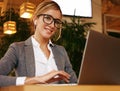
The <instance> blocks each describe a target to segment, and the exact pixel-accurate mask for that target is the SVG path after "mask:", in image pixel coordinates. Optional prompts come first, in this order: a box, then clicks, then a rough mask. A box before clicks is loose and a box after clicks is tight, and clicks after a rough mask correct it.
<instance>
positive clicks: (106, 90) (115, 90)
mask: <svg viewBox="0 0 120 91" xmlns="http://www.w3.org/2000/svg"><path fill="white" fill-rule="evenodd" d="M0 91H120V85H78V86H76V85H75V86H50V85H23V86H9V87H2V88H0Z"/></svg>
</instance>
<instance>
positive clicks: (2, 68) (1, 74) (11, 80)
mask: <svg viewBox="0 0 120 91" xmlns="http://www.w3.org/2000/svg"><path fill="white" fill-rule="evenodd" d="M17 53H18V52H17V48H16V46H15V44H14V43H13V44H11V45H10V46H9V48H8V50H7V52H6V53H5V55H4V56H3V57H2V58H1V59H0V87H2V86H9V85H15V84H16V77H11V76H8V74H9V73H10V72H11V71H12V70H13V69H14V68H15V67H16V66H17Z"/></svg>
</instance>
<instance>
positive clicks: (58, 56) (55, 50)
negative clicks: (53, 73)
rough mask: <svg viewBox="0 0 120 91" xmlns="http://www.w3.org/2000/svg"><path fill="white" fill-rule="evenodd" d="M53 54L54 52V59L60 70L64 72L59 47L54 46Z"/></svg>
mask: <svg viewBox="0 0 120 91" xmlns="http://www.w3.org/2000/svg"><path fill="white" fill-rule="evenodd" d="M52 52H53V55H54V59H55V62H56V65H57V67H58V70H63V63H62V60H61V57H60V54H59V52H58V50H57V47H56V46H55V45H54V46H52Z"/></svg>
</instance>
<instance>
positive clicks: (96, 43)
mask: <svg viewBox="0 0 120 91" xmlns="http://www.w3.org/2000/svg"><path fill="white" fill-rule="evenodd" d="M78 79H79V81H78V84H120V39H117V38H114V37H111V36H108V35H105V34H102V33H99V32H96V31H90V32H89V34H88V37H87V41H86V45H85V50H84V54H83V59H82V63H81V68H80V74H79V78H78Z"/></svg>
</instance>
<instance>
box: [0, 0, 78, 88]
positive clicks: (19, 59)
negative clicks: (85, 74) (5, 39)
mask: <svg viewBox="0 0 120 91" xmlns="http://www.w3.org/2000/svg"><path fill="white" fill-rule="evenodd" d="M61 19H62V12H61V10H60V7H59V6H58V4H57V3H56V2H54V1H50V0H44V1H43V2H41V3H40V4H39V5H38V7H37V8H36V11H35V12H34V15H33V23H34V26H35V32H34V34H33V35H32V36H31V37H30V38H28V39H27V40H26V41H23V42H15V43H13V44H11V45H10V47H9V48H8V51H7V52H6V54H5V55H4V57H3V58H2V59H1V60H0V86H10V85H24V84H45V83H54V84H55V83H56V84H62V83H76V82H77V77H76V75H75V72H74V71H73V69H72V66H71V64H70V61H69V58H68V55H67V53H66V50H65V49H64V47H62V46H59V45H56V44H53V43H52V42H51V40H52V38H53V37H54V36H55V35H56V34H59V33H60V32H61V26H62V22H61ZM58 37H59V36H58ZM13 69H15V72H16V77H10V76H7V75H8V74H9V72H11V70H13Z"/></svg>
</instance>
